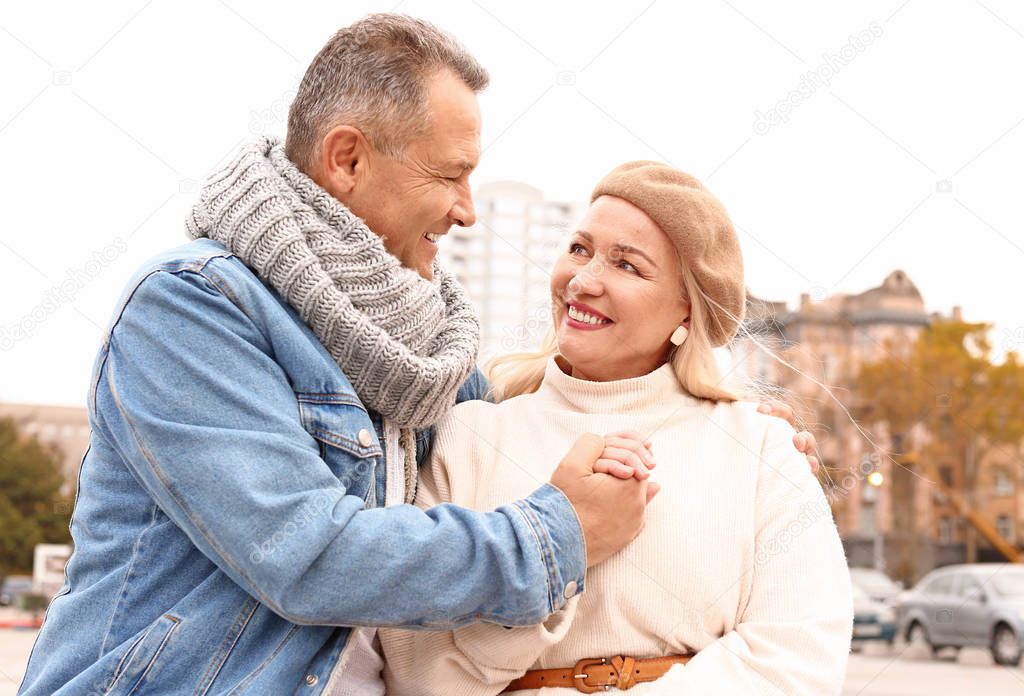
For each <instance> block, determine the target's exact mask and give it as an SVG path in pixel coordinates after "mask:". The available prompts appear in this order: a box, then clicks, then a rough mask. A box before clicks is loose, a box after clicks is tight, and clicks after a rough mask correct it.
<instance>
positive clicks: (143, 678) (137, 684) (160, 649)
mask: <svg viewBox="0 0 1024 696" xmlns="http://www.w3.org/2000/svg"><path fill="white" fill-rule="evenodd" d="M160 618H161V619H168V620H169V621H171V623H172V624H173V625H172V626H171V627H170V628H169V629H167V631H166V632H165V633H164V637H163V639H162V640H161V641H160V645H159V646H158V647H157V649H156V652H155V653H153V657H152V658H150V660H149V664H148V665H146V669H145V671H144V672H143V673H142V674H141V675H140V676H139V678H138V680H137V681H136V682H135V684H134V686H132V690H131V691H130V692H128V694H129V696H131V695H132V694H134V693H136V692H138V690H139V687H140V686H142V683H143V682H144V681H146V677H147V676H149V672H150V670H152V669H153V665H155V664H156V661H157V660H158V659H159V658H160V654H161V653H162V652H163V651H164V648H165V647H167V641H169V640H170V639H171V636H172V635H173V634H174V632H175V631H176V630H178V626H180V625H181V619H179V618H178V617H176V616H173V615H171V614H163V615H161V616H160ZM158 620H159V619H158Z"/></svg>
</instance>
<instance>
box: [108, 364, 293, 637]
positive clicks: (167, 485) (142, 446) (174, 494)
mask: <svg viewBox="0 0 1024 696" xmlns="http://www.w3.org/2000/svg"><path fill="white" fill-rule="evenodd" d="M107 380H108V382H109V383H110V389H111V395H112V396H113V398H114V401H115V403H116V404H117V407H118V410H119V411H120V413H121V416H122V418H124V422H125V424H126V425H127V426H128V429H129V430H131V433H132V436H133V437H134V440H135V443H136V445H137V446H138V448H139V452H141V453H142V456H143V458H145V460H146V462H147V463H148V464H149V465H150V467H152V470H153V473H154V475H156V477H157V478H158V479H159V481H160V483H161V484H162V485H163V487H164V489H165V490H166V491H167V494H168V495H169V496H170V497H171V498H172V499H173V500H174V502H175V503H177V505H178V507H179V508H180V509H181V512H182V514H184V515H185V516H186V517H187V518H188V519H189V521H190V522H192V524H194V525H195V527H196V530H197V531H198V532H199V533H200V534H201V535H202V536H203V538H204V539H205V540H206V541H207V543H209V544H210V546H211V547H213V549H214V550H215V551H216V552H217V554H218V555H219V557H220V558H221V559H222V560H223V561H224V563H226V564H227V565H228V566H230V567H231V568H232V570H234V571H235V572H236V573H238V574H239V575H240V576H241V577H242V578H244V579H245V581H246V582H247V583H248V584H249V585H250V587H251V588H252V589H253V591H254V592H255V593H256V595H257V598H258V599H259V600H260V601H261V602H263V603H264V604H267V605H268V606H274V607H275V611H277V613H278V614H280V615H281V616H282V617H283V618H285V619H287V620H288V621H291V622H292V623H299V622H298V621H297V620H296V619H297V618H298V617H292V616H290V615H289V614H287V613H286V612H284V611H283V607H279V606H277V605H276V604H275V603H274V602H272V601H271V600H270V598H269V597H267V595H266V593H264V592H263V591H262V590H261V589H260V587H259V585H258V583H256V582H254V581H253V579H252V578H251V577H249V574H248V573H246V572H245V570H244V569H243V568H242V567H241V566H240V565H239V564H238V562H237V561H236V560H235V558H234V557H233V556H231V555H230V554H228V552H227V549H225V548H223V547H222V546H221V544H220V543H218V541H217V539H216V537H214V535H212V534H210V532H209V530H208V529H207V528H206V526H205V525H204V524H203V523H202V521H201V520H200V519H198V518H196V516H195V515H193V514H192V511H191V510H190V509H189V507H188V505H186V504H185V501H184V500H183V498H182V496H181V495H180V494H179V493H178V491H177V490H176V489H175V488H174V486H172V485H171V482H170V480H169V479H168V478H167V476H166V475H165V474H164V472H163V469H161V467H160V464H159V462H157V460H156V457H154V456H153V454H152V452H150V451H149V447H148V446H147V445H146V441H145V440H144V439H143V437H142V436H141V435H140V434H139V431H138V430H137V429H136V427H135V424H134V423H132V420H131V417H130V416H129V415H128V414H127V413H126V412H125V411H124V409H123V408H122V406H121V399H120V398H119V397H118V394H117V387H116V384H115V378H114V375H113V374H112V373H111V372H110V370H109V369H108V371H107Z"/></svg>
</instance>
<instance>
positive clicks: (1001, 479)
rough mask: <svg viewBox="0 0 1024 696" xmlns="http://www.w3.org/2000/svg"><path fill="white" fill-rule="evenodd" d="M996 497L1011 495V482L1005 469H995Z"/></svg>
mask: <svg viewBox="0 0 1024 696" xmlns="http://www.w3.org/2000/svg"><path fill="white" fill-rule="evenodd" d="M996 495H1013V481H1011V480H1010V474H1009V473H1008V472H1007V471H1006V469H996Z"/></svg>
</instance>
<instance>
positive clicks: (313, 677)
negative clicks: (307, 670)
mask: <svg viewBox="0 0 1024 696" xmlns="http://www.w3.org/2000/svg"><path fill="white" fill-rule="evenodd" d="M318 681H320V678H319V677H317V676H316V675H315V674H307V675H306V683H307V684H309V685H310V686H316V683H317V682H318Z"/></svg>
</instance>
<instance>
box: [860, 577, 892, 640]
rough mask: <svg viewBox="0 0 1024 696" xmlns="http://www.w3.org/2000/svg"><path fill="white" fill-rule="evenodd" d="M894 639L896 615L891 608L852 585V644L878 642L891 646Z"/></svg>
mask: <svg viewBox="0 0 1024 696" xmlns="http://www.w3.org/2000/svg"><path fill="white" fill-rule="evenodd" d="M895 638H896V614H895V612H893V610H892V607H890V606H889V605H888V604H885V603H883V602H879V601H878V600H875V599H872V598H871V596H869V595H868V593H867V592H865V591H864V589H863V588H862V587H861V586H860V585H857V584H854V585H853V642H854V644H861V643H864V642H866V641H871V640H879V641H885V642H886V643H888V644H889V645H892V643H893V640H894V639H895Z"/></svg>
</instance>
